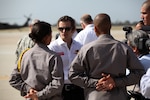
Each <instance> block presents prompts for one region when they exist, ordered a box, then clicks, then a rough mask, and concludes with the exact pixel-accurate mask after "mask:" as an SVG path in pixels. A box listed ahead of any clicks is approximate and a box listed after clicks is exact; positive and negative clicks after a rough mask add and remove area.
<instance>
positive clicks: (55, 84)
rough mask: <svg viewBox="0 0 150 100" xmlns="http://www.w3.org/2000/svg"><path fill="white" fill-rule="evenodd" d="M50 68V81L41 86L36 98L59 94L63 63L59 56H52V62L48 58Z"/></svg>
mask: <svg viewBox="0 0 150 100" xmlns="http://www.w3.org/2000/svg"><path fill="white" fill-rule="evenodd" d="M49 63H50V66H51V68H52V71H51V73H50V74H51V75H52V81H51V82H50V83H49V84H48V85H46V86H45V88H43V90H41V91H38V92H37V93H36V95H37V97H38V99H46V98H51V97H54V96H61V92H62V88H63V85H64V74H63V63H62V60H61V57H60V56H57V57H54V59H53V62H52V60H50V62H49Z"/></svg>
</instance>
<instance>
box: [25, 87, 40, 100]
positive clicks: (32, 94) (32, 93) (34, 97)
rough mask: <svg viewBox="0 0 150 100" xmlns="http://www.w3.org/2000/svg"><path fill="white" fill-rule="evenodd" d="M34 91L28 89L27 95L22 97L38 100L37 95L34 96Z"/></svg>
mask: <svg viewBox="0 0 150 100" xmlns="http://www.w3.org/2000/svg"><path fill="white" fill-rule="evenodd" d="M36 92H37V91H36V90H34V89H32V88H31V89H30V90H29V93H28V94H27V95H26V96H24V97H25V98H31V99H32V100H38V97H37V95H36Z"/></svg>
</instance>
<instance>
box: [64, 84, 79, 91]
mask: <svg viewBox="0 0 150 100" xmlns="http://www.w3.org/2000/svg"><path fill="white" fill-rule="evenodd" d="M64 89H65V91H70V90H75V89H81V88H80V87H79V86H76V85H74V84H64Z"/></svg>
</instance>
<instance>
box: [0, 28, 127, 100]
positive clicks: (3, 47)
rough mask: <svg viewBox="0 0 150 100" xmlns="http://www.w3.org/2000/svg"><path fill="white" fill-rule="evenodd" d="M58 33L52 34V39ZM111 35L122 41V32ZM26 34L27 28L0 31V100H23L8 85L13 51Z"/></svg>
mask: <svg viewBox="0 0 150 100" xmlns="http://www.w3.org/2000/svg"><path fill="white" fill-rule="evenodd" d="M56 33H58V32H56V31H55V32H54V33H53V39H52V40H54V39H55V35H56ZM111 33H112V35H113V36H114V38H116V39H118V40H123V39H125V38H124V32H123V31H122V30H121V29H120V30H113V31H112V32H111ZM25 34H28V28H24V29H11V30H0V100H25V99H24V98H23V97H21V96H20V92H19V91H18V90H16V89H14V88H13V87H11V86H10V85H9V78H10V74H11V72H12V70H13V68H14V64H15V59H16V57H15V50H16V45H17V41H18V40H19V39H20V38H21V37H22V36H24V35H25Z"/></svg>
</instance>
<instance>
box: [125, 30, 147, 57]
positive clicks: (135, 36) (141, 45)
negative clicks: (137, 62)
mask: <svg viewBox="0 0 150 100" xmlns="http://www.w3.org/2000/svg"><path fill="white" fill-rule="evenodd" d="M127 39H128V41H129V45H130V46H132V47H137V49H138V50H139V52H140V53H141V54H142V53H145V52H148V51H149V50H148V47H147V46H146V41H147V40H148V39H149V36H148V34H147V33H146V32H145V31H143V30H135V31H134V32H132V33H130V34H128V35H127Z"/></svg>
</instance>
